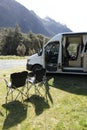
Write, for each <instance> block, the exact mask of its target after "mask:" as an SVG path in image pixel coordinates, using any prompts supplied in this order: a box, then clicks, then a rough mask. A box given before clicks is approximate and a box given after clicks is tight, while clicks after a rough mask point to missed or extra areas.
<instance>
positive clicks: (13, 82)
mask: <svg viewBox="0 0 87 130" xmlns="http://www.w3.org/2000/svg"><path fill="white" fill-rule="evenodd" d="M27 75H28V72H27V71H22V72H17V73H12V74H11V75H10V82H8V81H7V79H4V80H5V82H6V88H7V94H6V103H7V100H8V96H9V95H11V97H12V98H11V99H12V100H16V99H17V98H18V96H19V95H20V94H21V96H22V99H23V96H26V93H24V88H26V78H27ZM14 90H17V92H18V93H15V95H13V93H14Z"/></svg>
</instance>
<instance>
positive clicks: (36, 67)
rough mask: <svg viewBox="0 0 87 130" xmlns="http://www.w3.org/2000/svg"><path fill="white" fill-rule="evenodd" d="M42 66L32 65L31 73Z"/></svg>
mask: <svg viewBox="0 0 87 130" xmlns="http://www.w3.org/2000/svg"><path fill="white" fill-rule="evenodd" d="M41 68H42V66H41V65H34V66H33V68H32V71H35V70H37V69H41Z"/></svg>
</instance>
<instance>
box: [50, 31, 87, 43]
mask: <svg viewBox="0 0 87 130" xmlns="http://www.w3.org/2000/svg"><path fill="white" fill-rule="evenodd" d="M67 35H69V36H70V35H87V32H64V33H58V34H57V35H55V36H54V37H52V38H51V39H50V41H48V42H53V41H58V39H60V40H61V38H62V36H67Z"/></svg>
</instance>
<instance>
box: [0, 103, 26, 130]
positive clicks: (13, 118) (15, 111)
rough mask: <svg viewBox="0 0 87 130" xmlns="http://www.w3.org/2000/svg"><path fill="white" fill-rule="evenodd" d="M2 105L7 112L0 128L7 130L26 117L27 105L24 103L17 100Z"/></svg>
mask: <svg viewBox="0 0 87 130" xmlns="http://www.w3.org/2000/svg"><path fill="white" fill-rule="evenodd" d="M2 106H3V107H4V108H5V109H6V113H7V114H6V118H5V120H4V123H3V128H2V130H7V129H10V128H11V127H13V126H16V125H17V124H19V123H21V122H22V121H23V120H24V119H26V117H27V105H24V104H23V103H21V102H19V101H12V102H9V103H7V104H3V105H2ZM7 111H8V112H7Z"/></svg>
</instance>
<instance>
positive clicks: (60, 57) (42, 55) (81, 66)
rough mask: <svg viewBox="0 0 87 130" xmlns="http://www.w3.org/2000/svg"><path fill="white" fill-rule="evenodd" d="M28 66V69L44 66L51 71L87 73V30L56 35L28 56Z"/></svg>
mask: <svg viewBox="0 0 87 130" xmlns="http://www.w3.org/2000/svg"><path fill="white" fill-rule="evenodd" d="M26 67H27V70H35V69H37V68H40V67H44V68H46V71H47V72H49V73H69V74H87V32H78V33H74V32H68V33H60V34H58V35H56V36H54V37H53V38H52V39H51V40H49V41H48V42H47V43H46V44H45V45H44V46H43V49H42V50H40V51H39V52H38V53H37V54H34V55H32V56H30V57H29V58H28V60H27V64H26Z"/></svg>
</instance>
